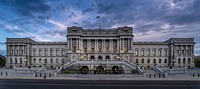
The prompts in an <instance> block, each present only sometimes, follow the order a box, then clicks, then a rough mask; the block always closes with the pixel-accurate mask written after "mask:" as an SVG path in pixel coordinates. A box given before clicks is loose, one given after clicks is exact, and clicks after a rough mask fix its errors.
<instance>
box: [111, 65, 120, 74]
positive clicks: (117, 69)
mask: <svg viewBox="0 0 200 89" xmlns="http://www.w3.org/2000/svg"><path fill="white" fill-rule="evenodd" d="M112 71H113V74H120V73H121V71H120V69H119V67H118V66H113V67H112Z"/></svg>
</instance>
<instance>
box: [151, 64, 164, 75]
mask: <svg viewBox="0 0 200 89" xmlns="http://www.w3.org/2000/svg"><path fill="white" fill-rule="evenodd" d="M154 70H155V71H156V72H157V73H158V74H161V75H162V76H166V73H165V72H164V71H163V70H161V69H160V68H159V67H157V66H154Z"/></svg>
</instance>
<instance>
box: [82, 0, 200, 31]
mask: <svg viewBox="0 0 200 89" xmlns="http://www.w3.org/2000/svg"><path fill="white" fill-rule="evenodd" d="M172 4H173V5H174V6H173V5H172ZM199 6H200V1H199V0H126V1H121V0H117V1H116V0H96V1H95V2H94V4H93V6H92V5H91V6H88V8H86V9H85V10H83V13H89V12H92V10H95V11H96V12H97V13H98V14H99V15H100V16H101V18H100V20H99V21H98V22H88V21H83V22H84V23H86V24H85V26H86V27H94V26H96V24H98V23H101V26H103V27H112V26H113V25H116V24H122V23H123V24H125V25H126V24H136V25H137V26H136V27H137V28H138V30H139V31H142V32H143V31H145V30H146V31H147V30H148V29H154V30H161V28H160V25H162V24H163V23H169V24H170V25H185V24H186V25H188V24H193V23H199V22H200V8H199ZM139 21H144V22H152V25H146V24H145V23H138V22H139ZM153 21H155V22H158V21H159V22H163V23H162V24H161V23H153Z"/></svg>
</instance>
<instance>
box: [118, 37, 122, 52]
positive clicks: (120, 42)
mask: <svg viewBox="0 0 200 89" xmlns="http://www.w3.org/2000/svg"><path fill="white" fill-rule="evenodd" d="M119 44H120V45H119V50H121V49H122V39H121V38H120V39H119Z"/></svg>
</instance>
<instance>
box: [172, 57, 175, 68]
mask: <svg viewBox="0 0 200 89" xmlns="http://www.w3.org/2000/svg"><path fill="white" fill-rule="evenodd" d="M172 61H173V67H174V62H175V60H174V59H173V60H172Z"/></svg>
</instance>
